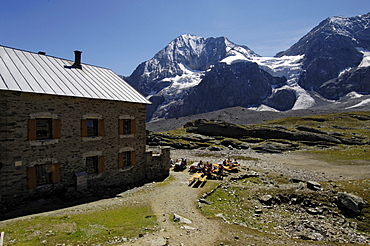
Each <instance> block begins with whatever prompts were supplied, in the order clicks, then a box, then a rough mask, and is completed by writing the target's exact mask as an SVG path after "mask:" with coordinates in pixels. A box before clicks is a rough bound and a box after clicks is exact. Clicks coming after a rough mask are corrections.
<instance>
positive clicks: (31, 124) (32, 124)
mask: <svg viewBox="0 0 370 246" xmlns="http://www.w3.org/2000/svg"><path fill="white" fill-rule="evenodd" d="M28 140H36V119H29V120H28Z"/></svg>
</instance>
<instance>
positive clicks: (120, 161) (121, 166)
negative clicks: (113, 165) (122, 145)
mask: <svg viewBox="0 0 370 246" xmlns="http://www.w3.org/2000/svg"><path fill="white" fill-rule="evenodd" d="M118 168H123V153H118Z"/></svg>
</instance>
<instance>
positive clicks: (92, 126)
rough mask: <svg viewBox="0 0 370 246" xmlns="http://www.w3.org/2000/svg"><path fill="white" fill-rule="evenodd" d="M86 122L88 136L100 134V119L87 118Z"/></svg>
mask: <svg viewBox="0 0 370 246" xmlns="http://www.w3.org/2000/svg"><path fill="white" fill-rule="evenodd" d="M86 124H87V126H86V127H87V136H88V137H96V136H98V135H99V128H98V126H99V121H98V120H86Z"/></svg>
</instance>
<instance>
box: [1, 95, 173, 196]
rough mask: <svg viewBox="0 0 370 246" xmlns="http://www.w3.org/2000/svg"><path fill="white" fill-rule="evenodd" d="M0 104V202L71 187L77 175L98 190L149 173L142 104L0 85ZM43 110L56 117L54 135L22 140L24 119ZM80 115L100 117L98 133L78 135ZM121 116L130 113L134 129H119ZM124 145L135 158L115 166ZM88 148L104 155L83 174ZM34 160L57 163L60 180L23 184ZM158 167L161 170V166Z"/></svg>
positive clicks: (138, 181) (132, 182) (134, 182)
mask: <svg viewBox="0 0 370 246" xmlns="http://www.w3.org/2000/svg"><path fill="white" fill-rule="evenodd" d="M0 107H1V116H0V148H1V149H0V150H1V152H0V187H1V188H0V203H11V202H13V201H17V202H19V201H21V200H23V199H32V198H37V197H42V196H45V195H48V194H50V193H53V192H66V191H72V190H75V189H76V186H77V180H79V182H80V183H81V182H85V184H82V186H83V185H87V187H88V188H89V189H100V190H101V188H102V187H103V188H104V187H117V186H118V187H122V188H123V189H124V188H125V187H132V186H135V185H139V184H143V183H144V182H148V181H151V179H154V178H155V177H153V175H151V174H149V175H147V173H146V168H147V165H146V160H147V154H146V153H145V138H146V132H145V107H146V105H145V104H138V103H127V102H119V101H108V100H100V99H87V98H76V97H66V96H53V95H41V94H34V93H20V92H11V91H0ZM43 115H47V116H50V117H53V119H60V122H61V123H60V124H61V132H60V138H59V139H54V140H50V141H48V140H46V141H39V140H28V120H29V119H30V118H32V117H35V116H36V117H38V116H43ZM86 116H94V117H99V118H100V119H103V120H104V136H102V137H96V138H86V137H81V120H82V119H83V118H84V117H86ZM122 117H123V118H127V117H130V119H135V122H136V132H135V134H131V135H128V136H122V135H121V136H120V135H119V130H118V128H119V127H118V122H119V119H120V118H122ZM126 150H130V151H135V154H136V158H135V159H136V164H135V165H134V166H131V167H128V168H127V167H126V168H124V169H123V168H118V156H119V153H120V151H126ZM89 153H90V154H91V153H93V154H94V153H98V154H99V155H102V156H104V171H103V172H101V173H94V174H88V175H86V165H85V159H84V158H86V156H88V155H89ZM40 163H53V164H54V163H58V164H59V165H60V182H57V183H55V184H48V185H42V186H37V187H36V188H33V189H29V186H28V176H27V170H28V168H29V167H32V166H34V165H35V164H40ZM158 170H161V172H164V175H166V168H163V167H161V168H159V169H158ZM167 172H168V170H167ZM81 174H84V175H85V177H83V178H81ZM164 175H156V176H162V177H163V176H164ZM84 180H85V181H84ZM86 182H87V183H86Z"/></svg>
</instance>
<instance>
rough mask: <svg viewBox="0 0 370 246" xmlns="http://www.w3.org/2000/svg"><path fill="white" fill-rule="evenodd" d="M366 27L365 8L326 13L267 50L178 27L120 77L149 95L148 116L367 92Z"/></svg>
mask: <svg viewBox="0 0 370 246" xmlns="http://www.w3.org/2000/svg"><path fill="white" fill-rule="evenodd" d="M369 27H370V13H369V14H367V15H363V16H356V17H352V18H345V17H330V18H328V19H326V20H324V21H323V22H321V23H320V24H319V25H318V26H317V27H315V28H314V29H312V31H310V32H309V33H308V34H306V35H305V36H304V37H302V39H300V40H299V41H298V42H297V43H296V44H294V45H293V46H292V47H290V48H289V49H288V50H286V51H284V52H280V53H278V54H277V55H276V56H275V57H260V56H259V55H258V54H256V53H255V52H253V51H252V50H250V49H249V48H248V47H247V46H242V45H236V44H234V43H232V42H231V41H229V40H228V39H227V38H225V37H218V38H203V37H199V36H194V35H189V34H185V35H182V36H180V37H178V38H176V39H174V40H173V41H172V42H170V43H169V45H167V46H166V47H165V48H164V49H163V50H161V51H159V52H158V53H157V54H156V55H155V56H154V57H153V58H152V59H150V60H148V61H146V62H144V63H142V64H140V65H139V66H138V67H137V68H136V70H135V71H134V72H133V73H132V74H131V76H129V77H127V78H125V79H126V80H127V81H128V82H129V83H130V84H131V85H133V86H134V87H135V88H136V89H137V90H139V92H141V93H142V94H143V95H144V96H146V97H148V98H149V100H150V101H151V102H152V105H151V106H149V107H148V108H147V119H148V120H155V119H161V118H174V117H180V116H186V115H193V114H197V113H205V112H210V111H214V110H218V109H222V108H227V107H234V106H243V107H247V108H251V109H255V110H275V111H276V110H277V111H286V110H292V109H293V110H294V109H306V108H311V107H315V106H317V105H318V102H319V101H320V103H322V102H323V101H327V102H328V103H329V102H330V101H329V100H338V99H340V98H343V97H344V96H346V95H347V94H348V93H351V92H352V91H354V92H357V93H360V94H359V95H363V94H369V93H370V88H369V87H370V69H369V67H370V28H369ZM331 102H332V101H331Z"/></svg>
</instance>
